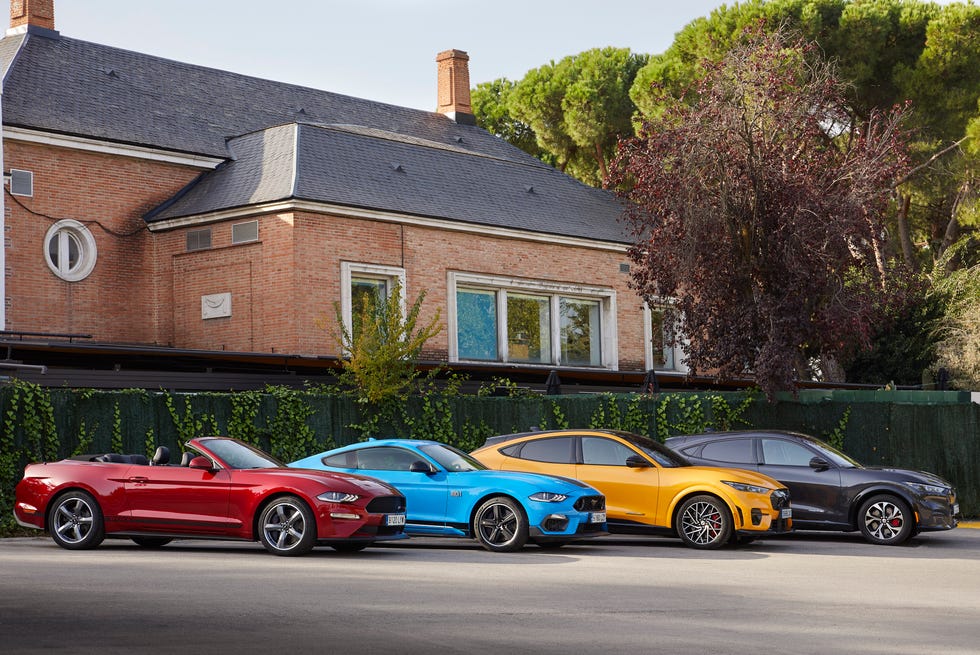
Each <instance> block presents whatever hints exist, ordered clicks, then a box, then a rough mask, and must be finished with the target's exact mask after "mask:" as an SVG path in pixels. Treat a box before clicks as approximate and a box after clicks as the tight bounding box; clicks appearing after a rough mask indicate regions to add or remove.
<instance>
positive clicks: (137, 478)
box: [128, 475, 150, 484]
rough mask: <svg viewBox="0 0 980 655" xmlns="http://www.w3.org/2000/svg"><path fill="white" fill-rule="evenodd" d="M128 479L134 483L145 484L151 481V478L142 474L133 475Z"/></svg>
mask: <svg viewBox="0 0 980 655" xmlns="http://www.w3.org/2000/svg"><path fill="white" fill-rule="evenodd" d="M128 481H129V482H132V483H133V484H145V483H147V482H149V481H150V479H149V478H146V477H143V476H142V475H137V476H133V477H131V478H130V479H129V480H128Z"/></svg>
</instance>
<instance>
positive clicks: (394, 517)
mask: <svg viewBox="0 0 980 655" xmlns="http://www.w3.org/2000/svg"><path fill="white" fill-rule="evenodd" d="M385 525H405V515H404V514H388V515H387V516H385Z"/></svg>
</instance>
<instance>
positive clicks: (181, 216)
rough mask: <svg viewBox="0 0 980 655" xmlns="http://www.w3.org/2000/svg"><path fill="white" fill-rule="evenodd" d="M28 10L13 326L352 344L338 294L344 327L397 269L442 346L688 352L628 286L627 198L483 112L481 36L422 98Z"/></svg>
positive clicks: (8, 55) (8, 140) (159, 341)
mask: <svg viewBox="0 0 980 655" xmlns="http://www.w3.org/2000/svg"><path fill="white" fill-rule="evenodd" d="M10 11H11V15H10V19H11V22H10V25H11V26H10V29H9V30H8V31H7V33H6V36H5V37H4V38H3V39H2V40H0V64H2V66H3V89H2V96H0V112H2V131H3V139H2V143H3V150H2V161H3V170H4V175H5V187H4V191H5V193H4V194H3V209H4V211H3V213H2V220H3V230H2V232H3V234H4V237H5V239H4V244H3V248H2V254H0V256H2V258H3V265H2V266H0V293H2V296H3V303H2V304H0V326H2V327H3V329H4V330H5V331H6V332H7V333H8V334H7V335H6V337H8V339H9V337H11V336H12V335H13V333H18V334H17V342H16V343H18V344H21V346H20V347H21V348H23V344H24V340H25V339H26V340H27V342H28V343H30V342H31V341H32V339H33V340H35V341H37V340H38V339H39V336H38V334H33V335H32V334H30V333H39V334H49V335H50V334H53V333H56V334H64V335H75V334H83V335H88V336H90V339H85V340H84V341H85V345H77V341H78V340H72V344H73V345H72V346H71V347H70V348H69V347H68V346H64V345H62V346H61V347H60V350H61V351H65V350H66V349H67V350H72V349H74V352H77V353H82V352H84V350H85V349H89V350H91V349H93V348H101V352H112V347H113V346H116V347H123V346H125V348H127V349H128V352H132V350H133V349H134V348H135V349H138V350H139V352H141V353H158V354H159V353H164V354H165V355H166V353H168V352H170V351H172V352H174V353H178V352H179V353H182V354H186V353H187V352H193V353H197V355H199V356H200V357H203V358H205V359H206V358H207V357H206V355H207V354H208V353H210V354H212V355H213V356H217V354H218V353H238V354H240V355H241V358H243V359H247V358H248V357H256V358H260V357H262V356H267V355H270V354H276V355H282V356H285V357H295V358H307V359H309V358H313V359H322V360H335V359H336V357H337V355H338V354H339V353H338V350H337V346H336V344H335V339H334V337H333V335H332V333H331V332H332V325H333V316H334V305H335V303H338V302H339V303H340V306H341V307H342V311H343V314H344V318H345V320H346V321H348V322H349V321H350V317H351V313H352V307H355V306H356V305H357V303H358V302H359V301H360V300H361V299H362V298H364V297H365V296H366V295H370V294H373V293H379V292H380V293H387V292H389V291H390V289H391V287H392V285H393V283H394V282H395V281H396V280H397V281H399V282H400V283H401V284H402V285H403V287H404V289H405V292H406V296H407V297H408V298H414V297H415V296H416V295H417V294H418V293H419V292H420V291H422V290H425V291H426V294H427V296H426V299H425V303H424V304H423V309H422V317H421V318H422V320H423V321H425V320H427V319H428V318H429V317H431V316H433V315H434V314H435V313H436V312H439V315H440V317H441V320H442V322H443V323H444V325H445V329H444V330H443V331H442V332H441V333H440V334H439V335H438V336H437V337H435V338H434V339H433V340H432V341H430V342H429V344H428V350H429V352H427V357H428V358H429V359H431V360H433V361H436V362H446V363H448V364H450V365H456V366H460V367H466V366H473V367H481V368H482V369H484V370H489V371H493V370H497V369H499V370H500V371H501V374H502V375H503V374H506V373H505V371H513V370H517V369H519V370H523V371H531V372H533V371H539V372H542V373H543V374H546V373H547V372H548V371H550V370H553V369H557V370H559V372H565V373H567V374H571V373H572V372H573V371H579V372H586V373H588V372H592V373H603V372H607V373H614V372H615V373H619V374H623V373H630V374H634V373H635V374H637V375H639V376H642V374H643V372H644V371H646V370H648V369H654V368H657V369H665V370H667V371H669V370H671V369H674V370H678V369H681V368H682V366H681V365H680V364H679V363H678V362H679V357H676V356H675V353H674V352H672V350H671V349H664V348H663V347H662V345H661V335H660V330H659V327H658V323H657V317H656V315H654V316H653V317H652V318H651V313H650V312H649V311H648V310H647V309H646V308H645V307H644V305H643V302H642V301H641V299H640V298H638V297H637V296H636V294H635V293H634V292H633V291H631V290H630V289H629V287H628V279H629V275H628V267H627V259H626V255H625V251H626V247H627V240H626V239H625V237H624V234H623V231H622V226H621V224H620V223H619V215H620V207H619V204H618V202H617V200H616V199H615V198H614V197H613V196H611V195H610V194H608V193H606V192H604V191H601V190H597V189H593V188H590V187H588V186H585V185H583V184H580V183H579V182H577V181H576V180H574V179H572V178H570V177H568V176H566V175H564V174H563V173H561V172H559V171H557V170H555V169H553V168H551V167H549V166H547V165H545V164H543V163H542V162H540V161H538V160H536V159H534V158H533V157H531V156H530V155H528V154H526V153H524V152H523V151H521V150H520V149H518V148H515V147H513V146H511V145H509V144H508V143H506V142H504V141H503V140H501V139H499V138H497V137H494V136H493V135H491V134H489V133H488V132H486V131H484V130H483V129H481V128H479V127H477V126H476V125H475V120H474V117H473V115H472V110H471V107H470V93H469V74H468V68H467V61H468V57H467V56H466V53H464V52H461V51H458V50H449V51H445V52H442V53H440V54H439V55H438V56H437V59H436V62H437V88H436V90H435V91H436V93H435V95H436V99H437V103H436V104H437V111H435V112H424V111H418V110H413V109H407V108H403V107H396V106H392V105H387V104H383V103H379V102H373V101H370V100H364V99H360V98H353V97H348V96H343V95H338V94H334V93H330V92H326V91H319V90H315V89H310V88H304V87H299V86H294V85H288V84H283V83H280V82H275V81H270V80H263V79H257V78H253V77H248V76H244V75H239V74H234V73H229V72H225V71H220V70H215V69H209V68H204V67H200V66H195V65H192V64H186V63H180V62H176V61H171V60H167V59H162V58H159V57H152V56H149V55H145V54H140V53H137V52H131V51H125V50H120V49H117V48H112V47H108V46H103V45H99V44H95V43H90V42H85V41H81V40H77V39H72V38H70V37H68V36H65V35H62V34H61V33H60V32H59V31H57V30H56V26H55V19H54V2H53V0H13V1H12V2H11V7H10ZM40 341H43V342H44V343H46V344H48V345H49V346H50V339H43V338H41V339H40ZM8 344H9V341H8ZM49 354H50V353H49ZM8 357H9V351H8ZM117 367H118V366H117Z"/></svg>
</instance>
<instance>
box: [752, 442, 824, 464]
mask: <svg viewBox="0 0 980 655" xmlns="http://www.w3.org/2000/svg"><path fill="white" fill-rule="evenodd" d="M762 457H763V459H765V460H766V464H775V465H781V466H809V465H810V459H811V458H812V457H813V453H812V452H810V451H809V450H807V449H806V448H804V447H803V446H801V445H799V444H796V443H793V442H791V441H783V440H781V439H763V440H762Z"/></svg>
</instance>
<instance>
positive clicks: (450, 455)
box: [419, 444, 487, 473]
mask: <svg viewBox="0 0 980 655" xmlns="http://www.w3.org/2000/svg"><path fill="white" fill-rule="evenodd" d="M419 450H421V451H422V452H423V453H425V454H426V455H428V456H429V457H431V458H432V459H434V460H436V461H437V462H439V465H440V466H442V467H443V468H444V469H446V470H447V471H452V472H454V473H458V472H461V471H485V470H487V467H486V466H484V465H483V464H481V463H480V462H478V461H476V460H475V459H473V458H472V457H470V456H469V455H467V454H466V453H464V452H463V451H461V450H456V449H455V448H453V447H452V446H445V445H443V444H425V445H424V446H419Z"/></svg>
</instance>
